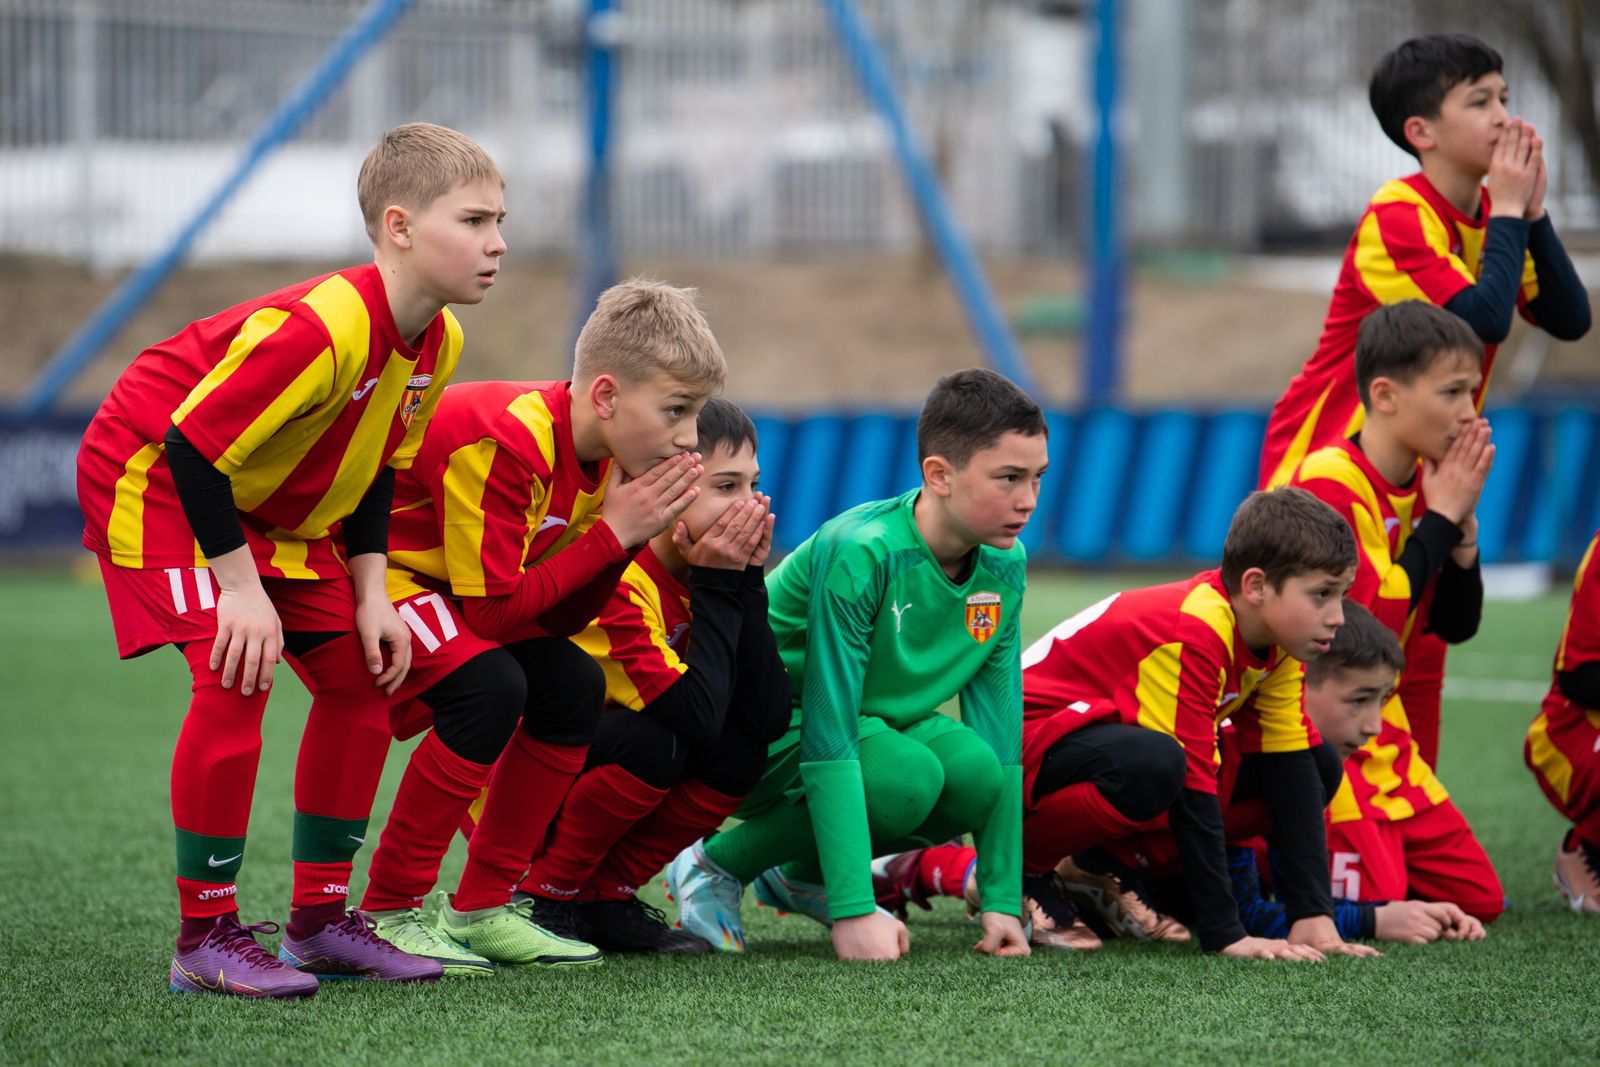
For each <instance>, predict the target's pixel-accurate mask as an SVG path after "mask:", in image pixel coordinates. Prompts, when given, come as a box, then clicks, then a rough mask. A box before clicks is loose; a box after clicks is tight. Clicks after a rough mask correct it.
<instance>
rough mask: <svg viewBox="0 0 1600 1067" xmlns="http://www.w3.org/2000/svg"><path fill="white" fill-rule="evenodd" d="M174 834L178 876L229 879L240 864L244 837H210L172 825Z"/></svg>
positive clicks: (211, 880)
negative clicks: (176, 845) (176, 837)
mask: <svg viewBox="0 0 1600 1067" xmlns="http://www.w3.org/2000/svg"><path fill="white" fill-rule="evenodd" d="M174 830H175V832H176V833H177V835H178V877H179V878H188V879H190V880H191V881H196V882H232V881H234V880H236V879H237V878H238V877H239V868H240V867H241V866H242V865H243V864H244V838H243V837H242V836H240V837H210V836H208V835H206V834H196V833H191V832H189V831H188V830H185V829H182V828H181V827H174Z"/></svg>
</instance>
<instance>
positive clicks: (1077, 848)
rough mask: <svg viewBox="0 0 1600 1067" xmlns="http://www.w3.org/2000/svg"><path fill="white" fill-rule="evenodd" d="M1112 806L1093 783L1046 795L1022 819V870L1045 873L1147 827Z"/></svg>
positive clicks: (1068, 787)
mask: <svg viewBox="0 0 1600 1067" xmlns="http://www.w3.org/2000/svg"><path fill="white" fill-rule="evenodd" d="M1146 825H1147V824H1145V823H1136V822H1134V821H1133V820H1132V819H1129V818H1128V817H1127V816H1126V815H1124V814H1122V812H1120V811H1118V810H1117V809H1116V808H1114V807H1112V805H1111V802H1110V801H1109V800H1107V799H1106V798H1105V796H1104V795H1103V794H1102V793H1101V792H1100V790H1099V789H1098V788H1096V787H1095V785H1094V783H1092V782H1078V783H1076V784H1074V785H1069V786H1067V787H1066V788H1065V789H1061V790H1058V791H1057V792H1054V793H1050V794H1047V795H1046V796H1044V797H1043V798H1041V799H1040V801H1039V803H1038V804H1037V805H1035V806H1034V809H1033V810H1032V811H1030V812H1028V813H1026V814H1025V815H1024V816H1023V820H1022V869H1023V870H1024V871H1025V872H1027V873H1029V874H1044V873H1046V872H1049V871H1052V870H1054V869H1055V866H1056V864H1057V863H1059V862H1061V860H1062V858H1063V857H1066V856H1070V855H1072V854H1073V853H1074V852H1083V851H1085V850H1087V849H1091V848H1094V847H1096V846H1097V845H1105V844H1109V843H1110V842H1112V841H1115V840H1116V839H1117V838H1119V837H1127V836H1128V835H1129V834H1133V833H1137V832H1139V831H1140V830H1141V829H1144V828H1145V826H1146Z"/></svg>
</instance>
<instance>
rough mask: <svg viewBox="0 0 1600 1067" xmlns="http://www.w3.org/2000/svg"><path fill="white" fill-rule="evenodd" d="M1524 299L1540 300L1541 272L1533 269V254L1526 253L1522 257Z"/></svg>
mask: <svg viewBox="0 0 1600 1067" xmlns="http://www.w3.org/2000/svg"><path fill="white" fill-rule="evenodd" d="M1522 299H1524V300H1527V301H1534V300H1537V299H1539V272H1538V271H1536V270H1534V269H1533V253H1532V252H1524V253H1523V257H1522Z"/></svg>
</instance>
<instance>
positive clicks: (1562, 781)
mask: <svg viewBox="0 0 1600 1067" xmlns="http://www.w3.org/2000/svg"><path fill="white" fill-rule="evenodd" d="M1528 758H1529V759H1530V760H1531V761H1532V763H1533V765H1534V767H1536V768H1538V771H1539V775H1540V777H1542V778H1543V779H1544V780H1545V782H1546V783H1548V784H1549V786H1550V788H1551V789H1553V790H1555V794H1556V796H1558V797H1560V798H1561V803H1563V804H1565V803H1567V798H1569V797H1570V796H1571V795H1572V761H1571V760H1569V759H1567V757H1566V755H1565V753H1563V752H1562V751H1561V750H1560V749H1559V748H1557V747H1556V746H1555V743H1554V742H1552V741H1551V740H1550V720H1549V719H1547V718H1545V714H1544V712H1542V711H1541V712H1540V713H1539V714H1538V715H1537V716H1535V717H1534V720H1533V725H1532V726H1530V727H1528Z"/></svg>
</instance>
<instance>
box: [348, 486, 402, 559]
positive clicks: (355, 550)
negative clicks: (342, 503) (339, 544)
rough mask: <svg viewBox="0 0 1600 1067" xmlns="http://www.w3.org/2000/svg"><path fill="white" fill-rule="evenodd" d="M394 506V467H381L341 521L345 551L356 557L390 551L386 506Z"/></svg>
mask: <svg viewBox="0 0 1600 1067" xmlns="http://www.w3.org/2000/svg"><path fill="white" fill-rule="evenodd" d="M393 506H394V468H393V467H384V468H383V469H382V470H380V471H379V472H378V476H377V477H376V478H374V479H373V480H372V486H371V487H370V488H369V489H368V490H367V491H366V493H365V494H364V495H363V496H362V497H361V503H359V504H357V505H356V509H355V510H354V511H352V512H351V513H350V514H349V515H347V516H346V517H345V520H344V522H342V523H340V530H341V532H342V533H343V535H344V553H345V555H346V556H349V557H352V558H353V557H355V556H360V555H363V554H365V553H368V552H376V553H378V554H379V555H380V556H381V555H386V554H387V553H388V551H389V509H390V508H391V507H393Z"/></svg>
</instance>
